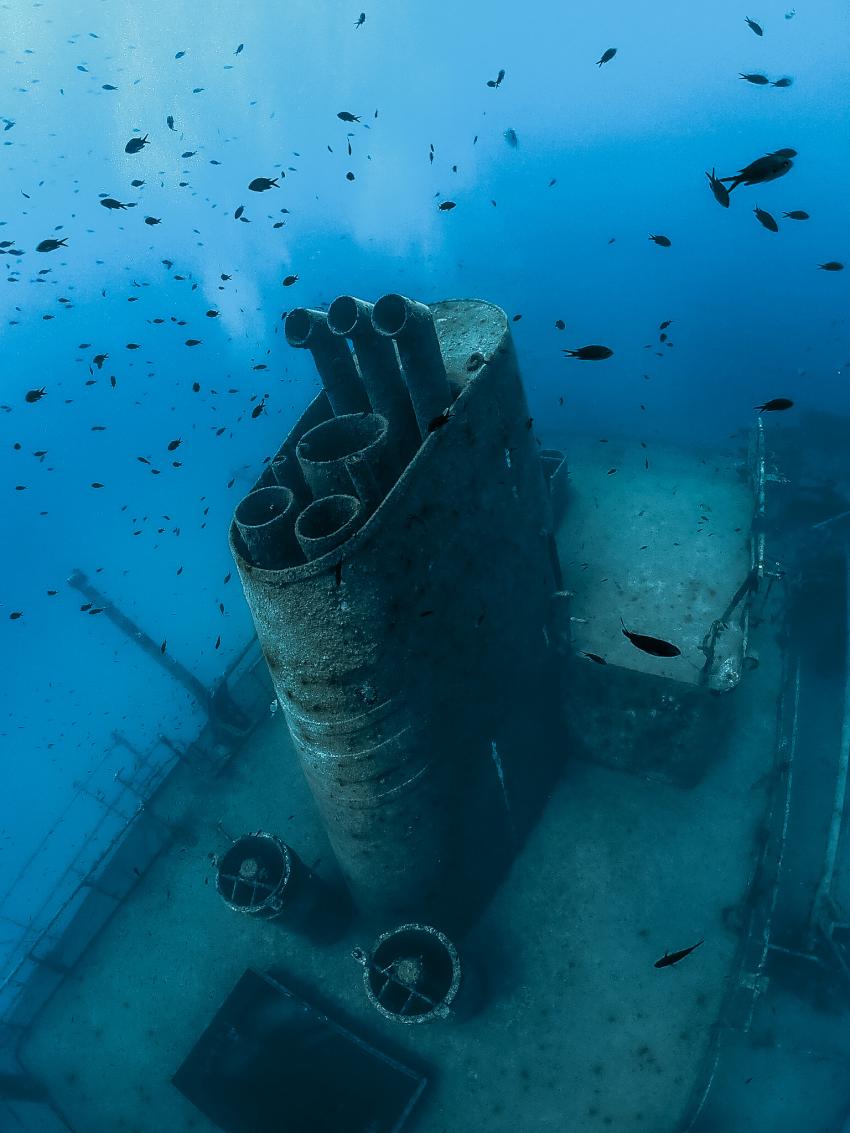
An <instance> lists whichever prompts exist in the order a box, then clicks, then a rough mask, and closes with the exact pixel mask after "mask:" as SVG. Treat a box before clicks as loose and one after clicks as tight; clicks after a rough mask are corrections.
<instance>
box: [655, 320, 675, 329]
mask: <svg viewBox="0 0 850 1133" xmlns="http://www.w3.org/2000/svg"><path fill="white" fill-rule="evenodd" d="M672 322H673V320H672V319H665V320H664V322H663V323H659V324H658V329H659V330H667V328H668V327H669V326H670V324H671V323H672Z"/></svg>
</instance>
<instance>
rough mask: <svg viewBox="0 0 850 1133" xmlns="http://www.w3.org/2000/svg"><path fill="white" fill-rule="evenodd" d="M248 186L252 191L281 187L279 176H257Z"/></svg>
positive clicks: (257, 191) (262, 191)
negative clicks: (278, 181)
mask: <svg viewBox="0 0 850 1133" xmlns="http://www.w3.org/2000/svg"><path fill="white" fill-rule="evenodd" d="M248 188H249V189H250V190H251V192H252V193H264V192H265V191H266V189H272V188H275V189H277V188H279V185H278V183H277V177H255V178H254V180H253V181H251V182H249V184H248Z"/></svg>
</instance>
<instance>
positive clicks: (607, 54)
mask: <svg viewBox="0 0 850 1133" xmlns="http://www.w3.org/2000/svg"><path fill="white" fill-rule="evenodd" d="M616 54H617V48H616V47H609V48H608V50H607V51H603V52H602V58H601V59H599V60H598V62H597V64H596V66H597V67H601V66H602V64H603V63H608V62H610V61H611V60H612V59H613V58H614V56H615V55H616Z"/></svg>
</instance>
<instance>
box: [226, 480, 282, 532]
mask: <svg viewBox="0 0 850 1133" xmlns="http://www.w3.org/2000/svg"><path fill="white" fill-rule="evenodd" d="M291 504H292V492H291V491H290V490H289V488H284V487H281V486H280V485H273V486H271V487H268V488H258V489H257V490H256V492H250V493H249V494H248V495H247V496H246V497H245V498H244V500H242V501H241V502H240V503H239V505H238V506H237V508H236V512H235V513H234V517H233V518H234V519H235V520H236V522H237V523H238V524H239V526H240V527H241V528H246V527H248V528H254V529H256V528H263V527H265V526H266V525H267V524H269V523H273V522H274V521H275V520H276V519H278V518H279V517H280V516H282V515H283V514H284V513H285V512H286V510H287V508H289V507H290V506H291ZM243 534H244V531H243Z"/></svg>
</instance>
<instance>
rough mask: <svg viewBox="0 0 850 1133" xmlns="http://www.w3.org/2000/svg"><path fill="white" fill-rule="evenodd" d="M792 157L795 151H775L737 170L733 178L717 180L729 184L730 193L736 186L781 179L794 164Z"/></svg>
mask: <svg viewBox="0 0 850 1133" xmlns="http://www.w3.org/2000/svg"><path fill="white" fill-rule="evenodd" d="M794 156H796V150H791V149H785V150H776V151H775V152H774V153H768V154H765V156H764V157H757V158H756V160H755V161H751V162H750V164H749V165H745V166H744V168H743V169H739V170H738V173H737V174H736V175H735V176H734V177H720V178H719V180H720V181H730V182H731V184H730V185H729V189H728V192H730V193H731V192H732V190H733V189H735V188H737V186H738V185H762V184H764V182H765V181H775V180H776V178H777V177H783V176H784V175H785V174H786V173H787V172H788V170H789V169H790V168H791V166H792V165H793V164H794V162H793V161H792V160H791V158H792V157H794Z"/></svg>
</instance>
